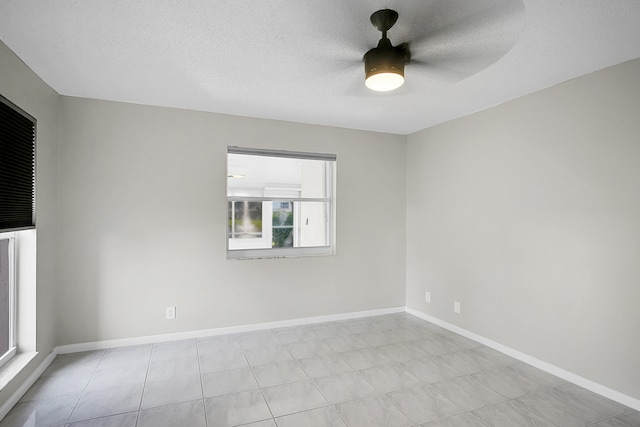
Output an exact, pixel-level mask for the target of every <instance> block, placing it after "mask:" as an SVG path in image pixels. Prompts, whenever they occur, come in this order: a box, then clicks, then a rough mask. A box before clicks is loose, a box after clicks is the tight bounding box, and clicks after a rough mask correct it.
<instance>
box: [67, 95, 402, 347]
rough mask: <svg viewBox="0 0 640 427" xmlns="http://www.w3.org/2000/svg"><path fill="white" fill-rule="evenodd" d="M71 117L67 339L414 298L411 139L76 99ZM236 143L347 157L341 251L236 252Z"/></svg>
mask: <svg viewBox="0 0 640 427" xmlns="http://www.w3.org/2000/svg"><path fill="white" fill-rule="evenodd" d="M61 123H62V125H61V129H62V131H61V140H60V177H59V178H60V199H59V203H60V204H59V206H60V222H59V224H60V233H61V239H60V270H59V273H60V292H59V295H60V298H59V301H60V303H59V306H58V307H59V316H58V324H57V325H58V333H59V340H58V344H72V343H82V342H91V341H99V340H107V339H117V338H127V337H138V336H146V335H153V334H163V333H170V332H179V331H192V330H201V329H209V328H217V327H225V326H236V325H244V324H252V323H259V322H268V321H277V320H286V319H295V318H301V317H310V316H318V315H328V314H337V313H345V312H353V311H360V310H371V309H379V308H389V307H398V306H404V303H405V263H406V259H405V240H404V230H405V211H404V206H405V179H404V171H405V153H404V137H402V136H395V135H388V134H380V133H372V132H363V131H354V130H346V129H337V128H330V127H322V126H312V125H303V124H295V123H287V122H279V121H270V120H256V119H250V118H244V117H237V116H226V115H219V114H211V113H202V112H194V111H186V110H176V109H168V108H157V107H149V106H140V105H132V104H123V103H116V102H108V101H96V100H87V99H79V98H69V97H61ZM227 145H239V146H248V147H257V148H273V149H284V150H296V151H311V152H323V153H335V154H337V206H338V209H337V255H336V256H327V257H311V258H289V259H271V260H245V261H228V260H226V255H225V233H226V227H225V222H226V147H227ZM380 207H382V209H381V208H380ZM174 305H175V306H176V307H177V319H176V320H173V321H168V320H165V318H164V309H165V307H166V306H174Z"/></svg>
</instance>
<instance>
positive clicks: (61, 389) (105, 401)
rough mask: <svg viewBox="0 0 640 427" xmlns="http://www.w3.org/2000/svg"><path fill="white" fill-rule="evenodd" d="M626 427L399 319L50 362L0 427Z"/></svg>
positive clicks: (551, 381)
mask: <svg viewBox="0 0 640 427" xmlns="http://www.w3.org/2000/svg"><path fill="white" fill-rule="evenodd" d="M7 426H11V427H17V426H29V427H31V426H56V427H62V426H65V427H98V426H99V427H114V426H117V427H163V426H168V427H178V426H188V427H205V426H208V427H218V426H246V427H305V426H342V427H345V426H349V427H375V426H397V427H413V426H420V427H446V426H448V427H486V426H498V427H513V426H537V427H543V426H557V427H571V426H594V427H595V426H597V427H632V426H640V412H637V411H634V410H631V409H629V408H627V407H625V406H623V405H620V404H618V403H615V402H612V401H610V400H607V399H605V398H603V397H600V396H598V395H596V394H593V393H591V392H589V391H587V390H584V389H581V388H580V387H577V386H575V385H572V384H569V383H566V382H564V381H563V380H561V379H558V378H556V377H553V376H551V375H549V374H546V373H544V372H542V371H539V370H537V369H535V368H532V367H530V366H528V365H525V364H523V363H521V362H518V361H516V360H515V359H512V358H510V357H508V356H505V355H504V354H501V353H498V352H496V351H495V350H492V349H490V348H488V347H485V346H482V345H480V344H478V343H476V342H474V341H471V340H468V339H466V338H464V337H461V336H459V335H456V334H453V333H451V332H449V331H446V330H444V329H441V328H439V327H437V326H434V325H432V324H430V323H427V322H425V321H422V320H420V319H418V318H416V317H413V316H411V315H409V314H406V313H400V314H391V315H385V316H377V317H369V318H364V319H355V320H346V321H338V322H330V323H320V324H313V325H307V326H300V327H291V328H283V329H274V330H267V331H260V332H250V333H244V334H237V335H225V336H218V337H209V338H202V339H197V340H196V339H193V340H186V341H174V342H166V343H160V344H154V345H144V346H135V347H122V348H115V349H110V350H101V351H92V352H86V353H75V354H67V355H60V356H58V357H56V359H55V360H54V361H53V362H52V363H51V365H50V366H49V367H48V368H47V370H46V371H45V373H44V374H43V376H42V377H41V378H40V379H38V381H37V382H36V383H35V384H34V385H33V387H31V389H30V390H29V391H28V392H27V393H26V394H25V396H24V397H23V398H22V400H21V401H20V402H19V403H18V404H17V405H16V406H15V407H14V408H13V409H12V411H11V412H10V413H9V414H8V415H7V416H6V417H5V419H4V420H3V421H2V422H0V427H7Z"/></svg>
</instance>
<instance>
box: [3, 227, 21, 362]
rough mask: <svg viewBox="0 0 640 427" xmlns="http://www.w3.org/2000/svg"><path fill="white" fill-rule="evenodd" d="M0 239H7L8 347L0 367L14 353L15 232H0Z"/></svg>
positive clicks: (15, 312) (15, 347) (15, 323)
mask: <svg viewBox="0 0 640 427" xmlns="http://www.w3.org/2000/svg"><path fill="white" fill-rule="evenodd" d="M0 240H9V247H8V252H9V349H8V351H7V352H6V353H4V354H3V355H0V367H2V366H3V365H5V364H6V363H7V362H8V361H9V360H11V358H12V357H13V356H15V355H16V352H17V345H16V329H17V328H16V325H17V317H16V314H17V310H16V289H17V287H16V233H15V232H2V233H0Z"/></svg>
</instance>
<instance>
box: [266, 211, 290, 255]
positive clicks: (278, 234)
mask: <svg viewBox="0 0 640 427" xmlns="http://www.w3.org/2000/svg"><path fill="white" fill-rule="evenodd" d="M272 209H273V213H272V214H271V226H272V234H273V237H272V239H271V240H272V243H271V247H272V248H291V247H293V203H291V202H273V207H272Z"/></svg>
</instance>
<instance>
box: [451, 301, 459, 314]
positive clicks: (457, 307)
mask: <svg viewBox="0 0 640 427" xmlns="http://www.w3.org/2000/svg"><path fill="white" fill-rule="evenodd" d="M453 311H454V312H455V313H460V301H454V302H453Z"/></svg>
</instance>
